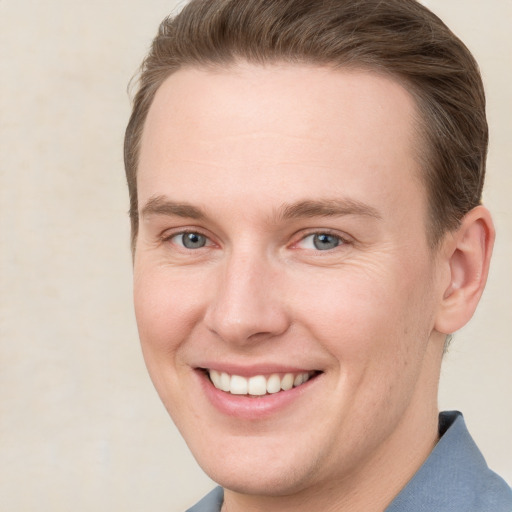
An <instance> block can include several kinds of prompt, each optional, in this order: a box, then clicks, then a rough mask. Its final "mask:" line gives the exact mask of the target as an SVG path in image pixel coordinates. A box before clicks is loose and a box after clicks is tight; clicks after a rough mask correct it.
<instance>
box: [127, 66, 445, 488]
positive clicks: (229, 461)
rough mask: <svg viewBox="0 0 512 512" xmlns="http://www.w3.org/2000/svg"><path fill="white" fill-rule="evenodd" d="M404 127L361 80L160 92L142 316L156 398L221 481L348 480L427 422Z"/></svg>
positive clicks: (368, 79) (400, 96) (143, 162)
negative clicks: (158, 398) (161, 402)
mask: <svg viewBox="0 0 512 512" xmlns="http://www.w3.org/2000/svg"><path fill="white" fill-rule="evenodd" d="M414 115H415V106H414V103H413V100H412V99H411V97H409V95H408V93H407V92H406V91H405V90H404V89H403V88H402V87H401V86H400V85H398V84H397V83H395V82H394V81H392V80H390V79H388V78H384V77H382V76H378V75H376V74H372V73H369V72H363V71H340V70H336V71H335V70H329V69H323V68H311V67H306V66H291V65H290V66H285V65H282V66H277V65H275V66H269V67H258V66H251V65H248V64H247V65H246V64H240V65H239V66H237V67H236V68H233V69H228V70H225V71H208V70H199V69H185V70H180V71H179V72H177V73H176V74H174V75H172V76H171V77H170V78H169V79H168V80H167V81H166V82H165V83H164V84H163V85H162V86H161V88H160V89H159V91H158V92H157V95H156V97H155V100H154V103H153V105H152V107H151V110H150V112H149V115H148V118H147V122H146V125H145V129H144V133H143V138H142V145H141V154H140V166H139V171H138V190H139V214H140V231H139V235H138V239H137V244H136V251H135V264H134V265H135V266H134V272H135V308H136V316H137V322H138V326H139V331H140V338H141V342H142V348H143V352H144V357H145V361H146V364H147V367H148V369H149V372H150V375H151V377H152V380H153V382H154V384H155V387H156V389H157V391H158V393H159V395H160V397H161V399H162V401H163V403H164V404H165V406H166V408H167V409H168V411H169V413H170V414H171V416H172V418H173V420H174V421H175V423H176V424H177V426H178V428H179V429H180V431H181V433H182V435H183V436H184V438H185V440H186V441H187V443H188V445H189V447H190V449H191V450H192V452H193V453H194V455H195V457H196V458H197V459H198V461H199V463H200V464H201V466H202V467H203V469H205V471H206V472H207V473H208V474H210V476H211V477H212V478H213V479H214V480H216V481H217V482H219V483H220V484H222V485H224V486H225V487H228V488H230V489H233V490H235V491H239V492H244V493H256V494H258V493H260V494H269V495H281V494H290V493H299V492H301V491H303V490H304V489H313V488H315V487H320V486H327V485H329V484H330V483H331V482H332V481H334V480H336V481H340V480H341V479H349V478H355V477H356V475H360V474H361V473H362V472H365V471H366V474H368V471H371V469H370V468H375V467H376V466H378V465H379V464H381V463H382V461H383V460H388V458H389V457H388V455H389V454H391V453H393V451H395V452H396V450H397V449H399V448H397V447H401V448H400V449H407V447H412V446H414V443H417V441H418V437H420V438H421V432H422V429H424V428H425V425H426V424H427V423H428V424H429V425H430V424H431V423H429V421H426V418H432V416H433V415H434V416H435V409H436V404H435V395H436V384H437V376H438V371H439V357H440V356H439V354H440V347H441V346H442V342H440V340H439V339H438V338H439V336H438V335H437V333H435V331H434V327H433V326H434V323H435V317H436V307H437V304H438V302H439V289H440V287H439V285H438V281H439V279H438V276H437V271H436V257H435V255H433V254H432V252H431V251H430V250H429V248H428V242H427V234H426V222H427V221H426V219H427V207H426V197H425V192H424V189H423V186H422V183H421V179H420V178H419V176H420V172H421V171H420V170H419V167H418V163H417V161H416V157H415V155H416V153H415V151H416V147H417V143H416V140H415V135H414V133H415V126H414ZM433 347H435V348H433Z"/></svg>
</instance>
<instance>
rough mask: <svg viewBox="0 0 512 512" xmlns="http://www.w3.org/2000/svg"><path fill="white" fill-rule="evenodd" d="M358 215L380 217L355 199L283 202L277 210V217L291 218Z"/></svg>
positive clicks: (368, 206)
mask: <svg viewBox="0 0 512 512" xmlns="http://www.w3.org/2000/svg"><path fill="white" fill-rule="evenodd" d="M344 215H359V216H364V217H373V218H375V219H381V218H382V217H381V215H380V213H379V212H378V211H377V210H376V209H375V208H373V207H372V206H370V205H368V204H366V203H363V202H361V201H357V200H355V199H320V200H304V201H297V202H296V203H292V204H284V205H282V206H281V208H279V210H278V211H277V215H276V217H277V219H283V220H291V219H298V218H308V217H341V216H344Z"/></svg>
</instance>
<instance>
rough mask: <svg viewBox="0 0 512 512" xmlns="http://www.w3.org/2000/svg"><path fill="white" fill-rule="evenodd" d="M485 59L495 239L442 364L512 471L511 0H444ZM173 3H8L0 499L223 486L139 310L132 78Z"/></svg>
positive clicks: (492, 459)
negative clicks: (127, 141)
mask: <svg viewBox="0 0 512 512" xmlns="http://www.w3.org/2000/svg"><path fill="white" fill-rule="evenodd" d="M425 3H426V4H428V5H429V7H430V8H432V9H433V10H434V11H435V12H437V13H438V14H440V15H441V17H443V18H444V19H445V21H447V23H448V24H449V25H450V26H451V27H452V28H453V29H454V30H455V32H456V33H458V34H459V35H460V36H461V37H462V38H463V39H464V40H465V41H466V43H467V44H468V46H469V47H470V48H471V49H472V50H473V51H474V53H475V55H476V57H477V59H478V60H479V61H480V63H481V67H482V71H483V75H484V79H485V82H486V85H487V92H488V98H489V118H490V123H491V128H492V139H491V152H490V156H489V178H488V182H487V189H486V195H485V199H486V202H487V204H488V205H489V207H490V208H491V210H492V211H493V213H494V218H495V221H496V225H497V228H498V234H499V236H498V242H497V247H496V251H495V258H494V266H493V268H492V272H491V277H490V282H489V284H488V288H487V291H486V294H485V296H484V299H483V303H482V304H481V307H480V310H479V312H478V314H477V316H476V318H475V319H474V321H473V322H472V324H471V325H470V326H469V327H468V328H466V329H465V330H463V331H462V332H461V333H459V334H458V335H457V336H456V337H455V341H454V345H453V348H452V350H451V352H450V354H449V355H448V357H447V359H446V362H445V366H444V369H443V379H442V390H441V407H442V408H458V409H461V410H463V411H464V412H465V415H466V419H467V422H468V424H469V426H470V428H471V431H472V432H473V434H474V437H475V438H476V439H477V441H478V443H479V444H480V446H481V448H482V450H483V452H484V453H485V455H486V456H487V458H488V461H489V463H490V465H491V466H493V467H494V468H495V469H496V470H497V471H499V472H500V473H501V474H503V475H504V477H505V478H506V479H507V480H509V482H510V481H512V458H511V452H512V449H511V448H512V446H511V444H512V442H511V432H512V405H511V399H510V395H511V388H512V386H511V384H512V377H511V371H510V364H511V361H512V343H510V336H511V332H512V329H511V327H512V325H511V324H512V320H511V318H512V305H511V302H512V300H511V297H512V292H511V290H512V263H511V261H512V201H511V193H512V172H511V169H510V166H511V162H512V152H511V148H512V144H511V143H510V137H511V134H512V124H511V120H512V102H511V95H510V84H511V83H512V36H511V34H510V29H511V26H512V1H510V0H490V1H486V2H483V1H481V0H471V1H470V0H431V1H428V2H425ZM174 6H175V2H172V1H163V0H152V1H149V2H143V1H141V0H109V1H107V2H105V1H103V0H101V1H100V0H88V1H87V2H83V1H80V2H78V1H77V0H72V1H71V0H45V1H42V0H21V1H18V0H0V62H1V67H0V509H1V510H5V511H16V512H18V511H33V510H37V511H52V512H59V511H69V510H74V511H77V512H81V511H90V510H97V511H120V510H123V511H125V512H131V511H142V510H151V511H164V510H165V511H180V510H184V509H185V508H186V506H187V505H190V504H191V503H192V502H194V501H195V500H196V499H197V498H198V497H199V496H201V495H202V494H203V493H204V492H205V491H206V490H207V489H209V488H210V486H211V485H212V484H211V482H210V481H209V480H208V479H207V478H206V477H205V476H203V474H202V472H201V470H200V469H199V468H198V467H197V466H196V464H195V462H194V461H193V459H192V457H191V456H190V455H189V454H188V451H187V448H186V446H184V443H183V442H182V441H181V439H180V437H179V435H178V434H177V432H176V430H175V429H174V426H173V425H172V423H171V421H170V420H169V419H168V417H167V414H166V413H165V411H164V409H163V407H162V406H161V404H160V402H159V400H158V398H157V396H156V393H155V392H154V390H153V389H152V386H151V384H150V381H149V378H148V377H147V375H146V371H145V368H144V366H143V362H142V358H141V355H140V350H139V346H138V340H137V333H136V328H135V324H134V319H133V314H132V306H131V269H130V254H129V248H128V247H129V243H128V238H129V236H128V218H127V215H126V211H127V208H128V201H127V193H126V190H125V183H124V175H123V166H122V151H121V146H122V135H123V130H124V126H125V123H126V121H127V118H128V114H129V99H128V96H127V94H126V86H127V82H128V80H129V78H130V77H131V76H132V74H133V73H134V72H135V70H136V68H137V66H138V64H139V62H140V60H141V58H142V57H143V55H144V53H145V51H146V49H147V47H148V45H149V43H150V40H151V38H152V36H153V35H154V33H155V31H156V27H157V24H158V22H159V21H160V19H161V18H162V17H163V16H164V15H166V14H167V13H168V12H170V11H171V10H172V9H173V8H174Z"/></svg>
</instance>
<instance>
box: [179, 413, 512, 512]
mask: <svg viewBox="0 0 512 512" xmlns="http://www.w3.org/2000/svg"><path fill="white" fill-rule="evenodd" d="M439 433H440V434H441V439H440V440H439V442H438V443H437V445H436V447H435V448H434V450H433V451H432V453H431V454H430V456H429V458H428V459H427V460H426V461H425V463H424V464H423V466H421V468H420V469H419V470H418V472H417V473H416V474H415V475H414V476H413V477H412V479H411V480H410V481H409V483H408V484H407V485H406V486H405V487H404V489H402V491H401V492H400V493H399V494H398V496H397V497H396V498H395V499H394V500H393V502H392V503H391V504H390V505H389V506H388V507H387V508H386V510H385V512H512V489H511V488H510V487H509V486H508V485H507V484H506V483H505V481H504V480H503V479H501V478H500V477H499V476H498V475H496V473H493V472H492V471H491V470H490V469H489V468H488V467H487V464H486V462H485V459H484V458H483V456H482V454H481V453H480V450H479V449H478V447H477V446H476V444H475V442H474V441H473V439H472V437H471V435H470V434H469V432H468V430H467V428H466V424H465V422H464V418H463V417H462V414H461V413H460V412H457V411H452V412H443V413H441V414H440V416H439ZM223 497H224V492H223V490H222V488H221V487H217V488H216V489H214V490H213V491H212V492H210V493H209V494H208V495H206V496H205V497H204V498H203V499H202V500H201V501H200V502H199V503H197V504H196V505H195V506H193V507H192V508H190V509H188V511H187V512H220V509H221V507H222V501H223Z"/></svg>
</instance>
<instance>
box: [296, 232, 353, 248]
mask: <svg viewBox="0 0 512 512" xmlns="http://www.w3.org/2000/svg"><path fill="white" fill-rule="evenodd" d="M343 243H345V242H344V240H343V239H342V238H341V237H339V236H336V235H331V234H330V233H313V234H311V235H308V236H305V237H304V238H303V239H302V240H301V241H300V242H299V245H300V246H301V247H302V248H303V249H314V250H317V251H328V250H329V249H335V248H336V247H338V246H339V245H341V244H343Z"/></svg>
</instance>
